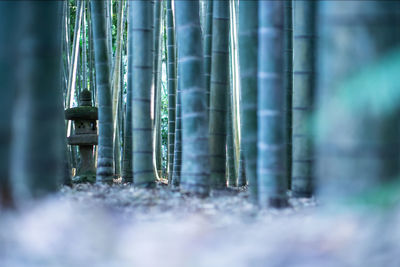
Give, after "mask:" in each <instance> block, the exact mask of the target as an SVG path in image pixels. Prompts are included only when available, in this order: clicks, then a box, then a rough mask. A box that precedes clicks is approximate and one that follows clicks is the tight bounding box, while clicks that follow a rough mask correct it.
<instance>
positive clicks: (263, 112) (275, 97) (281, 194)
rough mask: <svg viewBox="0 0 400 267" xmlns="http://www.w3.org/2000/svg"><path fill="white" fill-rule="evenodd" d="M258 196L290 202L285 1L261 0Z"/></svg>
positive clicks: (272, 202)
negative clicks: (288, 187)
mask: <svg viewBox="0 0 400 267" xmlns="http://www.w3.org/2000/svg"><path fill="white" fill-rule="evenodd" d="M258 10H259V13H258V18H259V30H258V55H259V57H258V112H257V114H258V144H257V147H258V152H257V155H258V162H257V177H258V199H259V204H260V205H261V206H266V205H268V204H269V205H271V206H274V207H284V206H287V205H288V202H287V195H286V190H287V177H286V164H285V163H286V150H287V149H286V143H285V131H286V127H285V97H286V94H285V88H284V82H283V77H284V75H283V63H284V59H283V47H284V46H283V35H284V33H283V31H284V29H283V12H284V9H283V2H281V1H261V2H259V8H258Z"/></svg>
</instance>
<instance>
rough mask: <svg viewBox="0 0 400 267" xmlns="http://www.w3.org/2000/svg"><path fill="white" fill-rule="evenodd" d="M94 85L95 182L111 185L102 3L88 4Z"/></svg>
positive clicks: (110, 131) (108, 91)
mask: <svg viewBox="0 0 400 267" xmlns="http://www.w3.org/2000/svg"><path fill="white" fill-rule="evenodd" d="M90 3H91V11H92V12H91V16H92V24H93V43H94V55H95V67H96V84H97V85H96V86H97V94H98V102H99V142H98V157H97V181H98V182H107V183H109V182H112V179H113V175H114V167H113V164H114V154H113V147H114V146H113V116H112V99H111V88H110V87H111V81H110V66H109V60H108V57H109V54H108V53H107V52H108V51H107V37H106V36H107V32H106V31H107V28H106V14H105V5H106V2H105V1H91V2H90Z"/></svg>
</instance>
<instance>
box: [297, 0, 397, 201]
mask: <svg viewBox="0 0 400 267" xmlns="http://www.w3.org/2000/svg"><path fill="white" fill-rule="evenodd" d="M318 5H319V7H318V9H317V10H318V12H319V13H318V16H317V18H318V23H317V25H318V48H317V51H318V55H317V57H318V61H317V62H318V70H319V72H318V79H317V88H318V95H317V96H318V99H317V101H318V102H317V103H318V107H317V110H316V111H317V112H318V114H317V128H316V130H317V131H316V134H317V138H316V141H317V143H316V149H317V156H316V157H315V159H316V161H317V162H316V175H317V177H318V179H319V188H318V194H319V196H320V199H321V201H322V202H325V203H327V204H328V203H329V204H337V203H340V202H341V201H344V200H348V199H349V198H350V199H354V198H357V197H360V195H361V196H363V195H364V194H368V193H370V192H371V191H372V192H373V191H374V190H377V189H378V188H379V187H380V186H382V185H386V186H387V182H389V181H393V179H396V181H398V177H399V176H398V174H399V166H400V165H399V164H398V160H399V157H400V155H399V150H398V149H397V147H398V144H399V136H400V129H399V127H397V125H398V122H399V119H400V115H399V111H400V109H399V102H398V98H393V96H394V94H393V92H398V82H397V83H395V85H393V78H391V77H390V76H391V75H388V74H389V73H390V71H391V68H392V66H393V65H392V63H393V62H396V64H398V62H399V61H398V54H399V53H398V51H399V50H398V49H399V45H400V35H399V32H398V30H399V27H400V20H399V19H398V18H399V15H400V3H399V2H398V1H365V2H364V1H363V2H360V1H320V2H318ZM296 7H297V5H296ZM296 15H297V14H296ZM296 20H297V18H296ZM338 36H340V38H338ZM394 55H396V57H397V59H395V60H397V61H392V59H393V57H394ZM391 62H392V63H391ZM377 66H379V67H377ZM393 70H394V73H396V72H398V68H393ZM392 77H398V75H396V76H392ZM390 100H394V101H390ZM385 193H386V191H385ZM367 196H368V195H367ZM364 197H365V195H364ZM371 200H374V199H371ZM381 200H382V198H381V197H379V198H378V199H377V201H379V202H381Z"/></svg>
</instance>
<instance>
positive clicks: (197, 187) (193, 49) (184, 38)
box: [174, 1, 210, 196]
mask: <svg viewBox="0 0 400 267" xmlns="http://www.w3.org/2000/svg"><path fill="white" fill-rule="evenodd" d="M174 3H175V14H176V28H177V47H178V65H180V67H179V68H180V70H181V72H180V73H179V75H180V81H179V83H180V84H181V89H182V92H181V94H182V95H181V97H182V171H181V183H180V186H181V190H182V191H183V192H188V193H193V194H198V195H201V196H207V195H208V193H209V175H210V165H209V140H208V115H207V95H206V93H207V92H206V88H205V87H204V86H205V83H204V82H205V80H204V79H205V77H204V73H203V68H204V65H203V50H202V43H201V40H202V39H201V29H200V19H199V3H198V2H196V1H175V2H174Z"/></svg>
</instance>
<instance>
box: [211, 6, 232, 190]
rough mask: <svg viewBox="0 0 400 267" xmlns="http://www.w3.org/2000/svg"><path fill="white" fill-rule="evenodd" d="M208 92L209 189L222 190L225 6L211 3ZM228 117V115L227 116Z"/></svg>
mask: <svg viewBox="0 0 400 267" xmlns="http://www.w3.org/2000/svg"><path fill="white" fill-rule="evenodd" d="M213 4H214V7H213V25H212V29H213V30H212V32H213V34H212V52H211V55H212V62H211V80H210V82H211V88H210V90H211V91H210V109H209V110H210V111H209V112H210V113H209V114H210V125H209V127H210V128H209V135H210V165H211V177H210V185H211V187H212V188H214V189H223V188H225V187H226V185H227V182H226V175H225V174H226V172H225V164H226V134H227V130H226V129H227V122H226V116H227V100H228V95H229V80H230V77H229V2H228V1H226V0H221V1H213ZM228 114H230V112H229V113H228Z"/></svg>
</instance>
